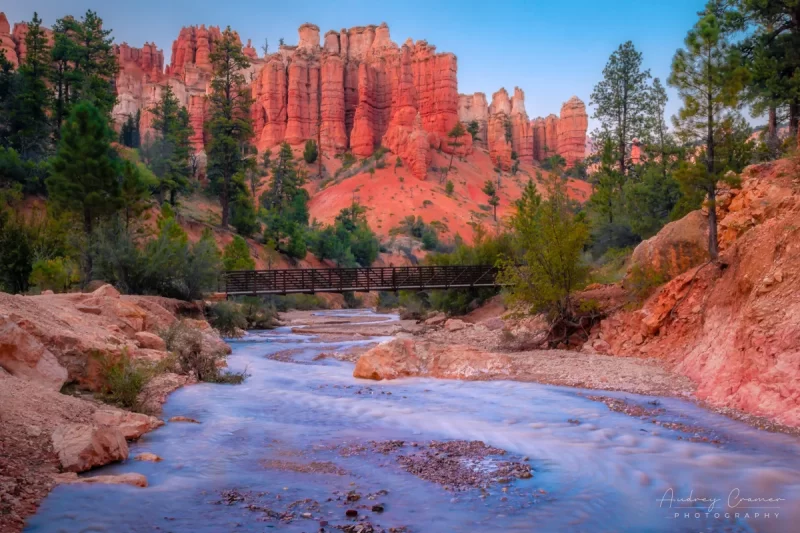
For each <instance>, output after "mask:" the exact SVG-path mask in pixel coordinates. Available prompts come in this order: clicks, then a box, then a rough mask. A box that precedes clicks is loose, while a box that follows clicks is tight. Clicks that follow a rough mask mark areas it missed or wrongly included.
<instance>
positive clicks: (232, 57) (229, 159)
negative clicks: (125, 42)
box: [206, 27, 253, 227]
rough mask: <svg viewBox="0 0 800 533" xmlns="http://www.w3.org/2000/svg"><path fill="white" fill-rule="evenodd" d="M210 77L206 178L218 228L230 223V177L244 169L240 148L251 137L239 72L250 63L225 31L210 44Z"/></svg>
mask: <svg viewBox="0 0 800 533" xmlns="http://www.w3.org/2000/svg"><path fill="white" fill-rule="evenodd" d="M210 59H211V65H212V69H213V74H212V75H213V77H212V80H211V94H210V96H209V120H208V122H207V123H206V128H207V129H208V132H209V134H210V136H211V140H210V142H209V144H208V148H207V152H208V177H209V179H210V180H211V182H212V184H213V186H214V188H215V190H216V192H217V193H218V194H219V199H220V204H221V205H222V225H223V227H224V226H227V225H228V223H229V221H230V203H231V201H232V200H233V198H234V195H233V193H234V192H235V191H234V188H233V186H232V180H233V176H234V175H236V174H237V173H238V172H239V171H241V170H242V168H243V166H244V165H245V158H246V156H245V154H246V153H247V150H246V149H244V146H245V145H247V143H248V141H249V140H250V138H251V137H252V134H253V128H252V123H251V119H250V106H251V104H252V98H251V96H250V89H249V87H248V86H247V80H246V79H245V77H244V74H242V71H243V70H245V69H246V68H248V67H249V66H250V61H249V60H248V58H247V56H246V55H244V53H243V52H242V44H241V42H240V41H239V37H238V36H237V35H236V34H235V33H234V32H233V31H232V30H231V29H230V27H228V28H226V29H225V31H224V32H222V36H221V38H220V39H219V40H217V41H216V42H215V43H214V50H213V51H212V52H211V56H210Z"/></svg>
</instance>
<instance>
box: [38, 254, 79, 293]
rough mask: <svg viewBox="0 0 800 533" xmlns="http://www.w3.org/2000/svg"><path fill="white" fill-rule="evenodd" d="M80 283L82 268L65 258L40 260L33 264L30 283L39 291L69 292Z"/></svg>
mask: <svg viewBox="0 0 800 533" xmlns="http://www.w3.org/2000/svg"><path fill="white" fill-rule="evenodd" d="M79 281H80V267H79V266H78V265H77V264H76V263H75V262H74V261H72V260H70V259H67V258H64V257H56V258H55V259H39V260H38V261H36V262H35V263H34V264H33V271H32V272H31V277H30V282H31V284H32V285H34V286H36V287H38V288H39V290H42V291H44V290H51V291H54V292H67V291H68V290H69V289H70V287H72V286H73V285H74V284H75V283H78V282H79Z"/></svg>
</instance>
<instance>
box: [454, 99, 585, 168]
mask: <svg viewBox="0 0 800 533" xmlns="http://www.w3.org/2000/svg"><path fill="white" fill-rule="evenodd" d="M458 117H459V120H461V122H463V123H465V124H469V123H470V122H472V121H476V122H477V123H478V125H479V128H480V130H479V131H480V133H479V140H478V141H477V144H478V145H479V146H481V147H484V148H486V149H488V150H489V154H490V155H491V158H492V162H493V163H494V164H495V165H497V166H498V167H500V168H502V169H504V170H508V169H509V168H510V167H511V164H512V163H511V155H512V152H513V153H514V154H515V155H516V156H517V158H518V159H519V161H520V162H521V163H533V162H534V161H540V162H541V161H544V160H545V159H547V158H549V157H551V156H553V155H555V154H559V155H561V156H562V157H563V158H564V159H565V160H566V161H567V167H571V166H573V165H574V164H575V163H576V162H577V161H581V160H583V159H584V157H585V153H586V130H587V128H588V120H589V117H588V115H587V114H586V106H585V105H584V103H583V102H582V101H581V100H580V99H579V98H578V97H576V96H573V97H572V98H570V99H569V100H568V101H567V102H565V103H564V105H563V106H561V116H560V117H557V116H556V115H549V116H548V117H546V118H541V117H538V118H535V119H533V120H529V119H528V114H527V112H526V110H525V93H524V92H523V91H522V89H520V88H519V87H515V88H514V95H513V96H511V97H510V98H509V96H508V92H507V91H506V90H505V89H500V90H499V91H497V92H496V93H494V94H493V95H492V104H491V105H490V106H488V107H487V106H486V97H485V96H484V95H483V93H475V94H474V95H465V94H462V95H459V105H458Z"/></svg>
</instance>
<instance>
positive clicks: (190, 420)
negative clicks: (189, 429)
mask: <svg viewBox="0 0 800 533" xmlns="http://www.w3.org/2000/svg"><path fill="white" fill-rule="evenodd" d="M169 421H170V422H187V423H189V424H199V423H200V422H198V421H197V420H195V419H194V418H189V417H188V416H173V417H172V418H170V419H169Z"/></svg>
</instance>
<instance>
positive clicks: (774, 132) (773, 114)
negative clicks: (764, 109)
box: [767, 106, 778, 148]
mask: <svg viewBox="0 0 800 533" xmlns="http://www.w3.org/2000/svg"><path fill="white" fill-rule="evenodd" d="M777 138H778V110H777V109H775V106H770V107H769V119H768V121H767V145H768V146H769V147H770V148H772V147H773V146H775V141H776V140H777Z"/></svg>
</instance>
